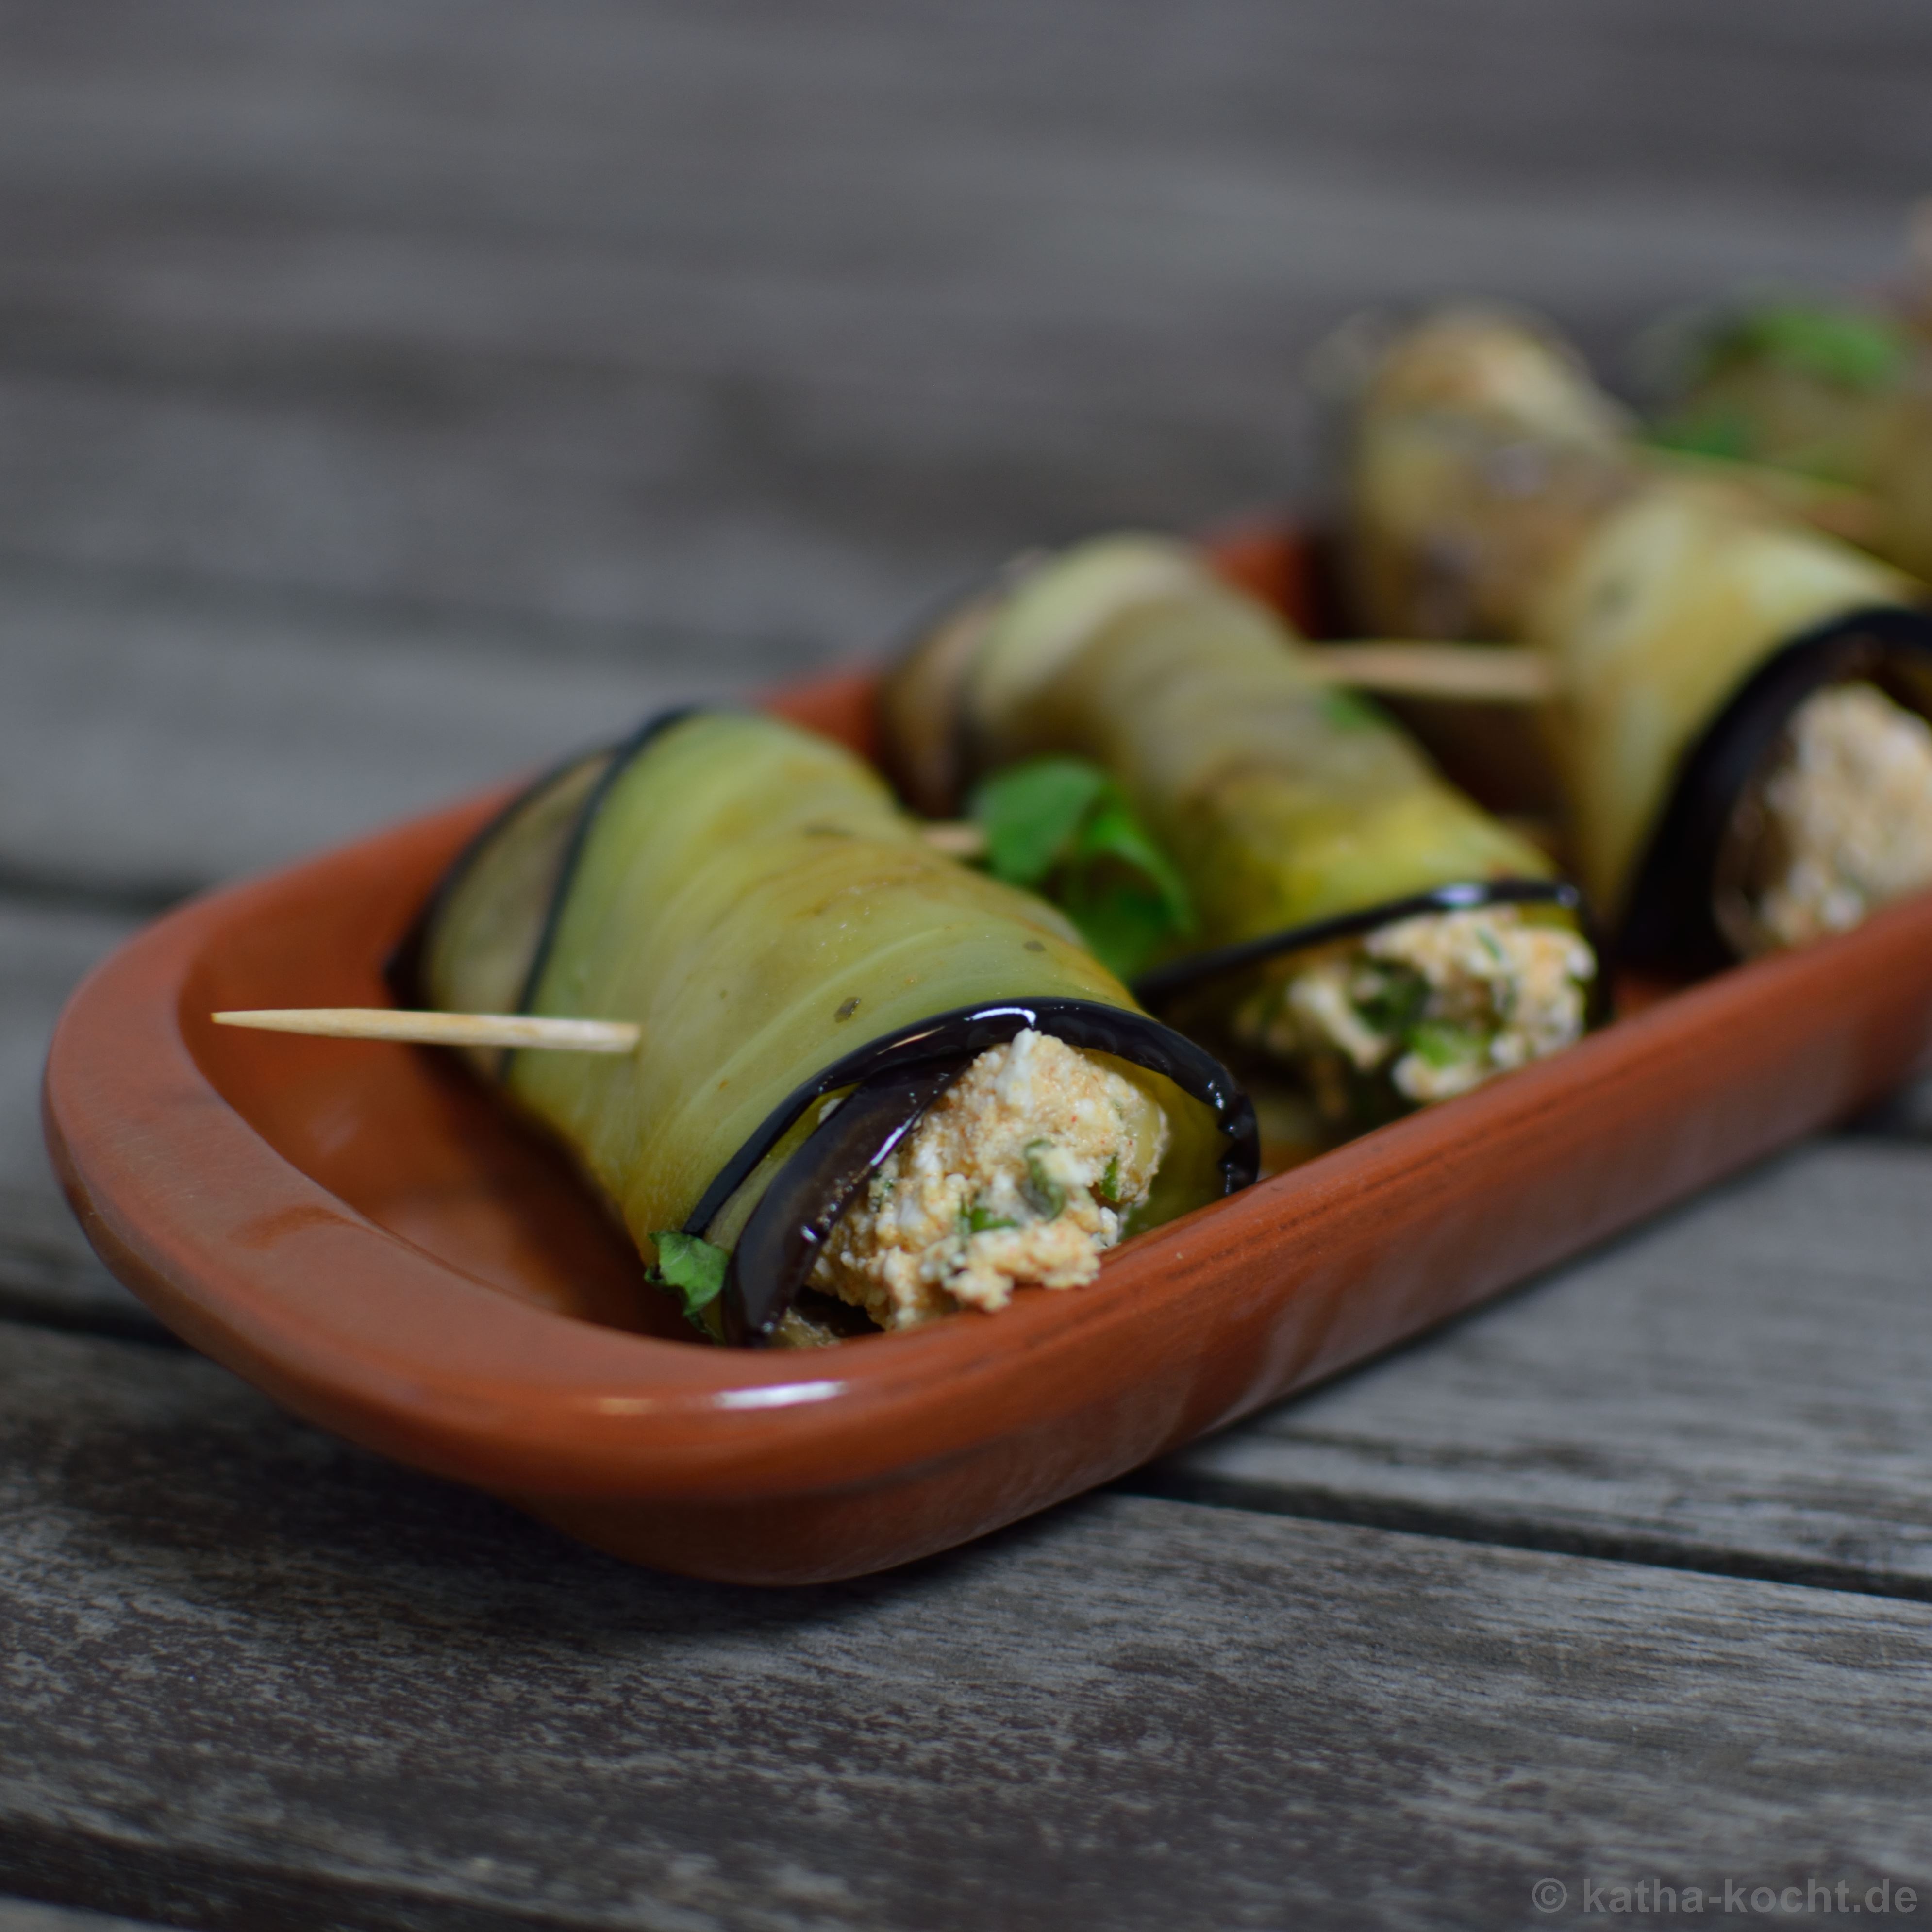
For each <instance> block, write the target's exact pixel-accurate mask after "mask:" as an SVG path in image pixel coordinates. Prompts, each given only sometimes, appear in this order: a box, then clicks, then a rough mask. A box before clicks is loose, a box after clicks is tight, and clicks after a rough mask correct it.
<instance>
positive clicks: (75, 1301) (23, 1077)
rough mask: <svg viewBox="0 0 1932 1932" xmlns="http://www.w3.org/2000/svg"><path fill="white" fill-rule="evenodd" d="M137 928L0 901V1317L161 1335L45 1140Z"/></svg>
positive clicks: (122, 920)
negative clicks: (112, 1262) (106, 979)
mask: <svg viewBox="0 0 1932 1932" xmlns="http://www.w3.org/2000/svg"><path fill="white" fill-rule="evenodd" d="M132 930H133V922H132V921H131V920H130V919H125V918H117V917H112V916H106V915H104V914H101V913H89V912H79V911H74V910H65V911H57V910H51V909H49V908H47V907H28V906H22V905H20V904H10V903H9V902H7V901H6V900H5V898H0V1318H6V1319H13V1320H17V1321H19V1320H26V1321H36V1322H51V1323H52V1324H54V1325H57V1326H71V1327H80V1328H93V1329H97V1330H100V1331H105V1332H109V1333H115V1334H127V1335H132V1336H139V1337H151V1338H156V1339H158V1338H160V1337H161V1336H163V1334H164V1333H165V1331H163V1329H162V1328H161V1327H160V1324H159V1323H158V1322H156V1321H155V1320H154V1318H153V1317H152V1316H150V1315H149V1314H148V1312H147V1310H145V1308H143V1307H142V1306H141V1305H140V1304H139V1302H137V1301H136V1300H135V1299H134V1298H133V1296H132V1295H130V1294H129V1293H128V1292H127V1290H126V1289H124V1288H123V1287H121V1285H120V1283H118V1282H117V1281H115V1280H114V1279H113V1277H112V1276H111V1275H110V1274H108V1273H107V1270H106V1269H104V1268H102V1266H101V1264H100V1263H99V1262H98V1261H96V1260H95V1258H94V1255H93V1253H92V1250H90V1249H89V1247H88V1245H87V1243H86V1241H85V1240H84V1239H83V1237H82V1235H81V1232H80V1229H79V1228H78V1227H77V1226H75V1224H74V1217H73V1216H72V1215H71V1214H69V1213H68V1209H67V1205H66V1203H65V1202H63V1201H62V1199H61V1198H60V1193H59V1190H58V1187H56V1186H55V1182H54V1178H53V1176H52V1173H51V1172H49V1169H48V1166H47V1157H46V1150H45V1148H43V1146H42V1145H41V1141H40V1064H41V1062H42V1061H43V1059H44V1058H45V1057H46V1043H47V1036H48V1034H49V1032H51V1031H52V1027H53V1023H54V1017H55V1015H56V1014H57V1013H58V1012H59V1010H60V1007H61V1003H62V1001H64V1000H65V998H67V995H68V992H70V991H71V989H72V988H73V986H74V984H75V983H76V982H77V981H78V980H79V979H80V977H81V975H82V974H83V973H85V972H86V971H87V969H88V968H89V967H90V966H92V965H93V964H94V962H95V960H96V959H99V958H100V957H101V955H102V954H103V953H106V952H107V950H108V949H109V948H110V947H112V946H113V945H115V944H117V943H118V941H120V940H121V939H122V938H124V937H125V936H126V935H127V933H128V932H130V931H132ZM4 1922H5V1921H0V1924H4Z"/></svg>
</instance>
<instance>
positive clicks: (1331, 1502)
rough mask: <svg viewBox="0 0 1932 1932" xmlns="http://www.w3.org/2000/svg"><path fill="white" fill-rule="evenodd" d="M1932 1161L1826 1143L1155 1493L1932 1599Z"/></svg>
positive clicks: (1297, 1411)
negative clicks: (1930, 1505) (1931, 1255)
mask: <svg viewBox="0 0 1932 1932" xmlns="http://www.w3.org/2000/svg"><path fill="white" fill-rule="evenodd" d="M1928 1204H1932V1152H1928V1151H1927V1150H1926V1149H1924V1148H1922V1147H1919V1146H1915V1145H1910V1144H1909V1143H1906V1144H1900V1145H1885V1144H1882V1143H1880V1142H1876V1141H1873V1140H1869V1139H1843V1140H1839V1141H1835V1142H1822V1143H1814V1144H1813V1145H1810V1146H1808V1147H1806V1148H1801V1149H1799V1150H1798V1151H1796V1152H1794V1153H1793V1154H1790V1156H1788V1157H1785V1158H1784V1159H1782V1160H1777V1161H1774V1162H1772V1163H1769V1165H1767V1166H1765V1167H1763V1168H1760V1169H1758V1170H1757V1171H1756V1172H1754V1173H1753V1174H1751V1175H1748V1176H1746V1177H1745V1178H1743V1179H1742V1180H1741V1181H1738V1182H1736V1183H1734V1184H1731V1185H1730V1186H1728V1187H1724V1188H1722V1189H1720V1190H1718V1191H1717V1192H1715V1193H1713V1194H1712V1195H1710V1196H1706V1198H1704V1199H1703V1200H1701V1201H1700V1202H1697V1203H1694V1204H1693V1205H1691V1206H1690V1207H1689V1208H1685V1210H1683V1211H1681V1212H1679V1213H1678V1214H1675V1215H1673V1216H1670V1217H1667V1219H1665V1220H1663V1221H1661V1222H1660V1223H1656V1224H1655V1225H1653V1226H1651V1227H1649V1228H1648V1229H1644V1230H1642V1231H1640V1232H1638V1233H1637V1234H1635V1235H1632V1236H1631V1238H1628V1240H1626V1241H1622V1242H1621V1243H1619V1244H1616V1246H1614V1247H1611V1248H1610V1249H1609V1250H1607V1251H1605V1252H1604V1253H1601V1254H1600V1255H1598V1256H1595V1258H1594V1259H1590V1260H1587V1261H1586V1262H1583V1263H1581V1264H1580V1265H1577V1266H1575V1267H1573V1268H1568V1269H1567V1270H1565V1271H1563V1272H1562V1273H1561V1274H1558V1275H1556V1277H1553V1278H1552V1279H1550V1280H1547V1281H1544V1282H1543V1283H1541V1284H1539V1285H1538V1286H1535V1287H1533V1288H1532V1289H1529V1290H1528V1291H1526V1292H1524V1293H1523V1294H1521V1295H1517V1296H1516V1297H1514V1298H1512V1299H1511V1300H1510V1301H1507V1302H1505V1303H1504V1304H1501V1305H1499V1306H1498V1307H1494V1308H1493V1309H1491V1310H1487V1311H1484V1312H1481V1313H1478V1314H1476V1315H1475V1316H1472V1317H1471V1318H1469V1319H1468V1320H1467V1321H1466V1322H1463V1323H1461V1324H1460V1325H1457V1326H1456V1327H1454V1328H1451V1329H1450V1330H1448V1331H1445V1332H1444V1333H1442V1334H1440V1335H1439V1336H1436V1337H1433V1338H1432V1339H1430V1340H1426V1341H1424V1342H1423V1343H1421V1344H1419V1345H1418V1346H1416V1347H1415V1348H1414V1349H1411V1350H1409V1351H1408V1352H1404V1353H1402V1354H1400V1355H1396V1356H1394V1357H1393V1358H1391V1359H1390V1360H1388V1361H1385V1362H1383V1363H1382V1364H1379V1365H1378V1366H1376V1367H1371V1368H1370V1369H1368V1370H1364V1371H1363V1372H1362V1373H1360V1374H1358V1375H1356V1376H1352V1377H1351V1378H1349V1379H1346V1380H1345V1381H1343V1382H1340V1383H1338V1384H1337V1385H1334V1386H1333V1387H1332V1388H1329V1389H1328V1390H1327V1391H1323V1392H1322V1393H1319V1394H1316V1395H1314V1396H1313V1397H1310V1398H1308V1399H1307V1400H1304V1401H1301V1402H1299V1403H1291V1404H1289V1405H1286V1406H1283V1408H1280V1409H1277V1410H1275V1411H1274V1412H1271V1413H1270V1414H1269V1415H1266V1416H1265V1417H1263V1418H1260V1419H1259V1420H1258V1421H1256V1422H1253V1423H1252V1424H1249V1425H1248V1426H1247V1427H1244V1428H1241V1429H1239V1430H1234V1431H1232V1432H1230V1433H1228V1434H1226V1436H1221V1437H1220V1438H1217V1439H1214V1440H1211V1441H1210V1442H1205V1443H1202V1444H1200V1445H1197V1446H1196V1447H1195V1448H1193V1449H1192V1450H1190V1451H1186V1452H1184V1454H1181V1456H1179V1457H1177V1458H1175V1459H1174V1460H1172V1461H1171V1462H1169V1463H1166V1464H1163V1465H1161V1466H1159V1467H1158V1468H1157V1469H1155V1470H1153V1471H1151V1472H1147V1473H1145V1475H1142V1477H1139V1478H1136V1479H1135V1482H1136V1486H1138V1487H1146V1488H1149V1489H1151V1490H1155V1491H1157V1492H1158V1493H1164V1494H1171V1495H1181V1496H1191V1497H1197V1498H1207V1499H1220V1500H1223V1501H1227V1502H1235V1503H1238V1504H1239V1505H1241V1506H1242V1507H1244V1508H1263V1509H1267V1508H1273V1509H1280V1510H1283V1511H1289V1512H1292V1513H1295V1514H1307V1515H1313V1516H1319V1517H1341V1518H1343V1519H1345V1520H1355V1521H1362V1522H1369V1523H1385V1524H1391V1525H1397V1526H1410V1527H1416V1528H1422V1529H1434V1530H1437V1531H1439V1532H1445V1533H1447V1534H1450V1535H1462V1536H1471V1537H1476V1538H1484V1539H1486V1540H1489V1541H1496V1542H1499V1543H1514V1544H1523V1545H1526V1546H1529V1547H1535V1548H1541V1549H1573V1550H1587V1551H1592V1552H1595V1553H1600V1554H1606V1555H1625V1556H1635V1557H1637V1558H1640V1559H1642V1560H1644V1561H1646V1562H1661V1563H1673V1564H1684V1565H1691V1566H1693V1567H1696V1568H1705V1569H1710V1570H1715V1571H1728V1572H1730V1573H1732V1574H1745V1575H1764V1576H1772V1577H1786V1578H1790V1579H1793V1580H1812V1581H1817V1582H1826V1583H1833V1584H1836V1585H1838V1586H1841V1587H1846V1588H1851V1589H1873V1590H1883V1591H1890V1592H1897V1593H1898V1594H1900V1595H1909V1596H1915V1597H1927V1596H1932V1519H1928V1517H1927V1512H1926V1508H1925V1497H1926V1495H1927V1490H1928V1487H1932V1301H1928V1299H1927V1295H1926V1292H1925V1254H1926V1250H1927V1241H1928V1237H1932V1205H1928Z"/></svg>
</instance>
